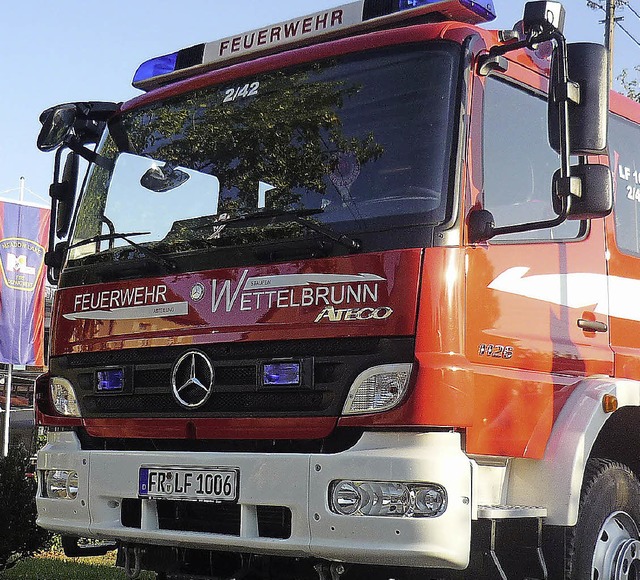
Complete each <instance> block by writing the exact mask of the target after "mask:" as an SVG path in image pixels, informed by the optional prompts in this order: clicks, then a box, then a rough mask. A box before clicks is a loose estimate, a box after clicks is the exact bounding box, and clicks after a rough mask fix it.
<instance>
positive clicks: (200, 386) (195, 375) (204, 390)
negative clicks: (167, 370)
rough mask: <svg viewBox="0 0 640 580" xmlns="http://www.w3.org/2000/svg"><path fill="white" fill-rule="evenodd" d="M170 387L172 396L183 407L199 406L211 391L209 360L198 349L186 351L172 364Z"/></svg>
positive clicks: (211, 368)
mask: <svg viewBox="0 0 640 580" xmlns="http://www.w3.org/2000/svg"><path fill="white" fill-rule="evenodd" d="M171 387H172V389H173V396H174V397H175V398H176V401H178V403H180V404H181V405H182V406H183V407H186V408H187V409H197V408H198V407H201V406H202V405H204V404H205V403H206V402H207V400H208V399H209V397H210V396H211V392H212V391H213V367H212V366H211V361H210V360H209V359H208V358H207V356H205V355H204V354H203V353H201V352H200V351H198V350H190V351H189V352H186V353H185V354H183V355H182V356H181V357H180V358H179V359H178V360H177V361H176V363H175V364H174V365H173V373H172V374H171Z"/></svg>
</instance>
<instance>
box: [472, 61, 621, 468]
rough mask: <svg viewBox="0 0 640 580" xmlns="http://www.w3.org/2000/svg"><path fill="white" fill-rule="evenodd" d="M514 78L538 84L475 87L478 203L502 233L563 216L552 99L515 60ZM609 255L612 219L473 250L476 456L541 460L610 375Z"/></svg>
mask: <svg viewBox="0 0 640 580" xmlns="http://www.w3.org/2000/svg"><path fill="white" fill-rule="evenodd" d="M509 74H510V75H512V74H513V75H514V76H518V77H520V78H522V79H524V80H527V79H528V80H529V81H532V82H530V83H527V84H528V86H527V85H525V84H524V83H523V82H516V81H515V80H514V78H513V77H512V78H507V77H503V76H498V75H490V76H489V77H487V78H486V79H484V86H483V90H482V93H481V95H479V94H478V93H479V91H478V90H477V89H478V85H477V86H476V90H475V91H474V99H476V98H478V96H481V98H482V101H483V106H482V115H481V118H478V115H474V118H473V119H472V134H473V135H474V136H481V138H480V139H475V140H474V139H472V143H471V145H470V146H471V147H472V150H473V153H472V155H471V156H470V158H472V159H474V160H475V161H476V162H477V163H476V164H475V165H474V166H473V167H472V169H471V170H472V172H473V173H474V175H473V180H472V182H474V183H476V184H478V185H479V187H478V188H477V191H476V192H471V195H472V198H471V199H470V200H469V201H470V202H471V203H472V207H474V208H480V207H482V208H484V209H488V210H489V211H491V212H492V214H493V215H494V217H495V223H496V226H504V225H510V224H517V223H526V222H532V221H542V220H548V219H552V218H554V217H555V213H554V212H553V209H552V205H551V183H552V176H553V173H554V171H555V170H556V169H557V168H558V167H559V158H558V155H557V154H556V153H555V152H554V151H553V150H552V149H551V148H550V147H549V144H548V138H547V106H546V100H545V97H544V94H543V92H542V91H541V90H539V89H536V88H531V87H535V86H536V83H541V81H540V80H538V79H536V78H534V75H533V73H530V72H527V71H526V70H525V69H524V67H521V66H519V65H516V64H511V65H510V67H509ZM475 110H478V108H476V109H475ZM478 141H480V142H478ZM478 148H480V151H478ZM478 165H481V166H480V167H478ZM479 171H481V174H478V172H479ZM605 249H606V248H605V237H604V223H603V220H593V221H591V222H590V223H584V222H583V223H581V222H575V221H569V222H565V223H564V224H562V225H561V226H558V227H556V228H553V229H543V230H534V231H528V232H524V233H519V234H510V235H502V236H497V237H495V238H493V239H491V240H490V241H489V242H486V243H479V244H475V245H473V244H472V245H470V246H469V248H468V253H467V260H468V261H467V296H466V302H467V307H466V313H467V335H466V349H467V356H468V359H469V361H470V364H471V365H472V367H473V368H474V373H473V374H474V376H475V383H474V388H475V390H474V419H473V425H472V426H471V428H470V429H469V430H468V439H467V450H468V451H469V452H471V453H483V454H484V453H488V454H495V455H509V456H516V457H518V456H523V457H533V458H538V457H541V456H542V454H543V453H544V448H545V445H546V442H547V439H548V436H549V433H550V431H551V426H552V423H553V419H554V414H556V413H557V412H558V411H559V409H560V408H561V405H562V401H563V400H564V399H565V398H566V397H568V395H569V394H570V392H571V390H572V388H573V386H574V385H575V384H576V383H577V382H578V381H579V380H580V379H581V378H582V377H585V376H589V375H592V374H606V375H610V374H612V372H613V354H612V351H611V349H610V346H609V320H608V316H607V276H606V274H607V272H606V259H605Z"/></svg>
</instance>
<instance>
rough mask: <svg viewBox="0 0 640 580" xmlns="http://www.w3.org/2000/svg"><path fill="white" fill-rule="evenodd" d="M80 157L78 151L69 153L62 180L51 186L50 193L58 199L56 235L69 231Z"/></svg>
mask: <svg viewBox="0 0 640 580" xmlns="http://www.w3.org/2000/svg"><path fill="white" fill-rule="evenodd" d="M79 160H80V158H79V156H78V155H77V154H76V153H73V152H71V153H69V154H68V155H67V160H66V161H65V164H64V169H63V170H62V180H61V181H60V183H55V184H53V185H52V186H51V190H50V194H51V197H53V198H54V199H55V200H56V202H57V203H56V235H57V236H58V237H59V238H62V237H64V236H66V235H67V233H68V232H69V226H70V224H71V216H72V215H73V202H74V199H75V194H76V187H77V186H78V170H79V166H80V161H79Z"/></svg>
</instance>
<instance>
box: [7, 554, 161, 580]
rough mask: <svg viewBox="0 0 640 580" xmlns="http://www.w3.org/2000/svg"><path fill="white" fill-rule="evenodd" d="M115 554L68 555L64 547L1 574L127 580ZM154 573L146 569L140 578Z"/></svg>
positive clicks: (33, 579) (13, 579) (37, 579)
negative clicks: (116, 564) (89, 556)
mask: <svg viewBox="0 0 640 580" xmlns="http://www.w3.org/2000/svg"><path fill="white" fill-rule="evenodd" d="M115 560H116V553H115V552H109V554H107V555H106V556H100V557H96V558H67V557H66V556H65V555H64V554H63V553H62V551H61V550H59V549H55V548H54V549H52V550H51V551H49V552H43V553H41V554H38V555H37V556H35V557H33V558H27V559H26V560H23V561H21V562H19V563H18V564H16V565H15V566H14V567H13V568H11V569H10V570H6V571H5V572H2V573H0V578H1V579H2V580H5V579H6V580H126V575H125V573H124V572H123V570H122V568H116V567H115ZM154 578H155V574H153V573H151V572H143V573H142V575H141V576H140V579H141V580H152V579H154Z"/></svg>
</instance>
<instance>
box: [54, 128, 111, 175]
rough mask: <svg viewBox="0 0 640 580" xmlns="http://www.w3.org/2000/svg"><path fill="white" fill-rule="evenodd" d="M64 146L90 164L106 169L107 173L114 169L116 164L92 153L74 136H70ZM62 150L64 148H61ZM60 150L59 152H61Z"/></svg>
mask: <svg viewBox="0 0 640 580" xmlns="http://www.w3.org/2000/svg"><path fill="white" fill-rule="evenodd" d="M64 145H65V146H67V147H68V148H69V149H71V151H73V152H74V153H77V154H78V155H80V157H82V158H83V159H86V160H87V161H88V162H89V163H94V164H95V165H97V166H98V167H101V168H102V169H106V170H107V171H111V170H112V169H113V166H114V163H113V161H111V159H108V158H106V157H104V156H103V155H100V154H99V153H96V152H95V151H92V150H91V149H89V148H88V147H85V146H84V145H83V144H82V142H81V141H80V140H79V139H78V138H77V137H74V136H69V137H67V139H66V140H65V142H64ZM60 149H62V147H61V148H60ZM60 149H58V151H60Z"/></svg>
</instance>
